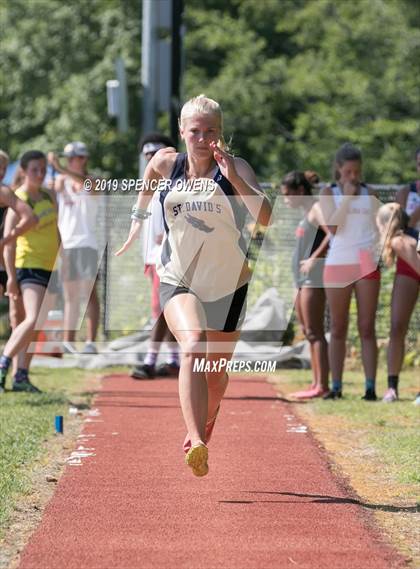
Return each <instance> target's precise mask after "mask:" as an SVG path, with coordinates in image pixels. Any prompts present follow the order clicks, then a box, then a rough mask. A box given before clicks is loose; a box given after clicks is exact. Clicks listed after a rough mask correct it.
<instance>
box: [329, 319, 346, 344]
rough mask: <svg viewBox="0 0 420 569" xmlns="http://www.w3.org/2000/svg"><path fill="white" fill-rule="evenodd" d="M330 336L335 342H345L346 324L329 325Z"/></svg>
mask: <svg viewBox="0 0 420 569" xmlns="http://www.w3.org/2000/svg"><path fill="white" fill-rule="evenodd" d="M331 336H332V337H333V338H334V339H335V340H345V339H346V336H347V322H335V323H334V322H333V323H331Z"/></svg>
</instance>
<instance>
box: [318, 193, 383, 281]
mask: <svg viewBox="0 0 420 569" xmlns="http://www.w3.org/2000/svg"><path fill="white" fill-rule="evenodd" d="M331 190H332V193H333V196H334V201H335V204H336V206H337V208H338V207H339V205H340V204H341V202H342V200H343V193H342V190H341V188H340V187H339V186H337V185H333V186H332V187H331ZM374 203H375V201H374V198H373V197H372V196H370V195H369V192H368V189H367V188H366V186H362V187H361V194H360V195H359V196H355V197H354V198H353V199H352V201H351V203H350V205H349V207H348V210H347V218H346V220H345V223H344V224H343V225H341V226H339V227H338V228H337V232H336V233H335V235H334V236H333V237H332V240H331V241H330V247H329V249H328V254H327V258H326V262H325V264H326V265H360V264H365V262H367V261H368V260H370V262H371V263H372V266H373V265H374V266H375V267H376V265H377V259H378V250H377V244H378V233H377V229H376V224H375V208H374ZM372 270H374V269H372Z"/></svg>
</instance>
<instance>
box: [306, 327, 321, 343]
mask: <svg viewBox="0 0 420 569" xmlns="http://www.w3.org/2000/svg"><path fill="white" fill-rule="evenodd" d="M305 338H306V339H307V340H308V342H309V343H310V344H315V342H321V341H322V340H324V339H325V336H324V331H323V330H322V329H321V328H320V329H318V328H312V327H307V328H305Z"/></svg>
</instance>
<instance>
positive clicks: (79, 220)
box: [58, 178, 100, 249]
mask: <svg viewBox="0 0 420 569" xmlns="http://www.w3.org/2000/svg"><path fill="white" fill-rule="evenodd" d="M99 199H100V198H99V196H93V195H91V194H89V193H88V192H86V191H85V190H81V191H80V192H76V191H74V189H73V184H72V181H71V179H69V178H65V179H64V187H63V190H62V191H61V192H58V228H59V230H60V235H61V241H62V244H63V248H64V249H74V248H76V247H90V248H91V249H98V243H97V239H96V218H97V213H98V207H99V202H98V200H99Z"/></svg>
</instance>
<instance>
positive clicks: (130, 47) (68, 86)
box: [0, 0, 141, 176]
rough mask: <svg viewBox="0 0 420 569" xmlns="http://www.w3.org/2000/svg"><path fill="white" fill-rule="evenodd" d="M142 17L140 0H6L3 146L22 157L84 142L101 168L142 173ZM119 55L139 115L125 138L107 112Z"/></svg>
mask: <svg viewBox="0 0 420 569" xmlns="http://www.w3.org/2000/svg"><path fill="white" fill-rule="evenodd" d="M140 17H141V6H140V5H139V3H138V2H137V1H136V0H124V1H121V0H89V1H88V2H87V1H82V0H80V1H76V2H75V1H74V0H73V1H69V2H62V0H31V1H29V2H28V1H27V0H13V2H10V1H8V0H2V2H1V4H0V30H1V40H0V41H1V51H2V70H3V73H2V76H1V79H0V85H1V91H2V98H1V103H0V125H1V128H0V147H2V148H4V149H5V150H7V151H8V152H9V153H10V155H11V156H12V157H13V158H16V157H17V156H19V155H20V154H21V153H22V152H24V151H25V150H28V149H29V148H39V149H41V150H44V151H46V150H57V151H58V150H62V148H63V146H64V144H65V143H67V142H69V141H70V140H83V141H85V142H86V143H87V145H88V147H89V148H90V150H91V154H92V163H93V165H94V166H96V167H98V168H100V169H102V170H103V171H105V172H109V173H110V174H112V175H114V176H117V175H126V174H127V173H130V172H132V173H135V172H136V164H137V157H136V156H137V149H136V145H135V141H136V137H137V136H138V131H139V107H140V102H139V94H140V49H141V39H140ZM119 56H120V57H123V59H124V61H125V64H126V67H127V72H128V78H129V86H128V88H129V95H130V103H131V104H130V109H131V113H132V114H131V117H130V123H131V130H130V132H129V133H128V134H127V135H125V136H122V135H120V134H118V133H117V130H116V128H115V124H114V122H113V121H112V120H111V119H109V118H108V116H107V102H106V88H105V84H106V81H107V80H108V79H113V78H115V69H114V63H115V59H116V58H117V57H119Z"/></svg>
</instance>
